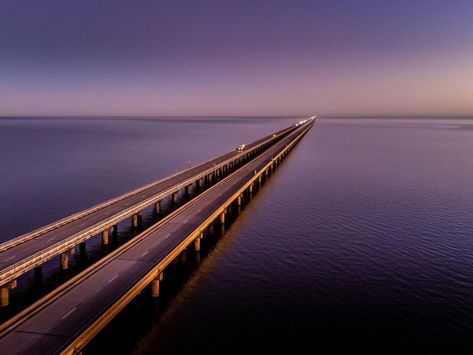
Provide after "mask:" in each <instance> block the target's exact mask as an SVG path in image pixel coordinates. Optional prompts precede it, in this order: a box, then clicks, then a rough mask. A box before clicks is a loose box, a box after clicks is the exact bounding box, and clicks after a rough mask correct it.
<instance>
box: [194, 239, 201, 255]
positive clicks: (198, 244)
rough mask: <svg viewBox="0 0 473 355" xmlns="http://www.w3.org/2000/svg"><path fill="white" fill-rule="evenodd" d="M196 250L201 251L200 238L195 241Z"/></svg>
mask: <svg viewBox="0 0 473 355" xmlns="http://www.w3.org/2000/svg"><path fill="white" fill-rule="evenodd" d="M194 249H195V251H200V236H199V237H197V238H195V239H194Z"/></svg>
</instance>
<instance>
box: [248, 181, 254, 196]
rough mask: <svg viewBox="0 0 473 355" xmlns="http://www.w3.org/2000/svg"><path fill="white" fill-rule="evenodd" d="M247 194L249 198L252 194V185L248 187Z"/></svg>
mask: <svg viewBox="0 0 473 355" xmlns="http://www.w3.org/2000/svg"><path fill="white" fill-rule="evenodd" d="M248 192H249V193H250V196H251V195H252V194H253V183H251V185H250V186H249V187H248Z"/></svg>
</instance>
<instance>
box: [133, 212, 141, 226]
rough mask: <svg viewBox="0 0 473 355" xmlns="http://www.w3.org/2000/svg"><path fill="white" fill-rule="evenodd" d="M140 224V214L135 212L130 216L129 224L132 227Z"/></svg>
mask: <svg viewBox="0 0 473 355" xmlns="http://www.w3.org/2000/svg"><path fill="white" fill-rule="evenodd" d="M139 224H140V214H139V213H135V214H134V215H133V216H131V225H132V227H134V228H136V227H138V225H139Z"/></svg>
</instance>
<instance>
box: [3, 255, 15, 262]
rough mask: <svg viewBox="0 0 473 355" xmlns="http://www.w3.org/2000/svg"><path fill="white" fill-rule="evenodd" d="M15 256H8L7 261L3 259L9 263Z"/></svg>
mask: <svg viewBox="0 0 473 355" xmlns="http://www.w3.org/2000/svg"><path fill="white" fill-rule="evenodd" d="M15 256H16V255H13V256H10V257H9V258H8V259H5V261H10V260H11V259H13V258H14V257H15Z"/></svg>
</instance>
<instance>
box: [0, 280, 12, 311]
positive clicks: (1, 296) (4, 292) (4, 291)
mask: <svg viewBox="0 0 473 355" xmlns="http://www.w3.org/2000/svg"><path fill="white" fill-rule="evenodd" d="M9 303H10V289H9V288H8V287H7V286H6V285H3V286H0V306H2V307H5V306H8V304H9Z"/></svg>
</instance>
